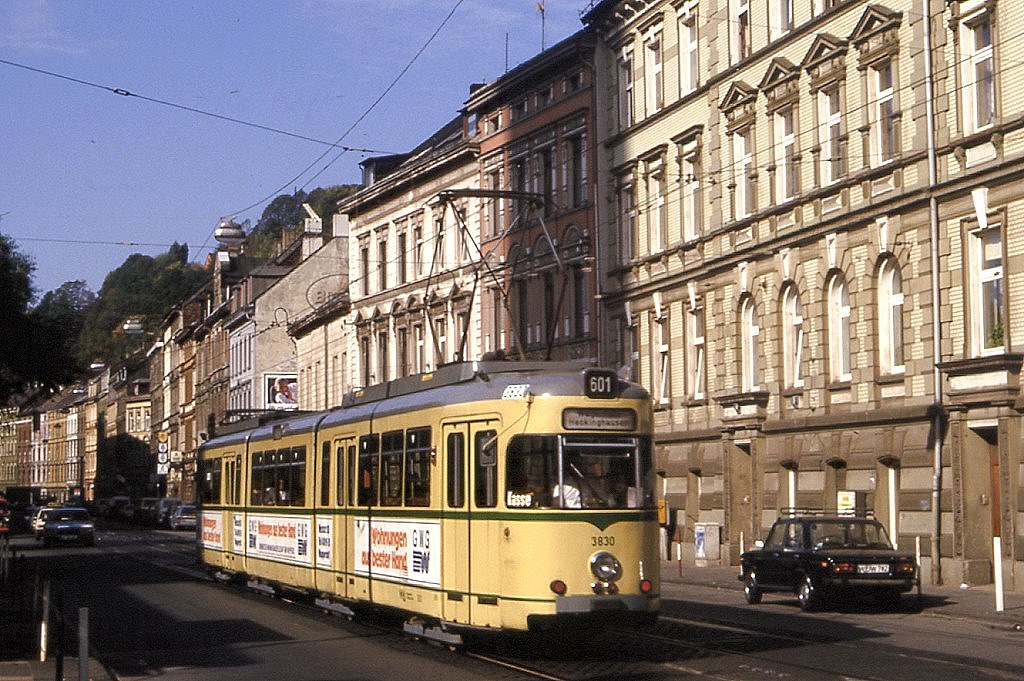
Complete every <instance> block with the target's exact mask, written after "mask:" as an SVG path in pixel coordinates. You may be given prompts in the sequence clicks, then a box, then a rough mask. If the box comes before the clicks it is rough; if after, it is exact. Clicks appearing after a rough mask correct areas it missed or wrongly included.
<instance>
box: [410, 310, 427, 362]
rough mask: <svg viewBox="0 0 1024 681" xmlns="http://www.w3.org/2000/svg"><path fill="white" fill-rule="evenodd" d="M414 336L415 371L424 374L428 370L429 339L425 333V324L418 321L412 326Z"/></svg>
mask: <svg viewBox="0 0 1024 681" xmlns="http://www.w3.org/2000/svg"><path fill="white" fill-rule="evenodd" d="M412 338H413V342H414V343H415V344H416V347H415V348H414V352H415V353H416V354H415V355H414V358H415V363H414V364H413V373H417V374H422V373H423V372H424V371H426V370H427V341H426V338H425V337H424V334H423V324H422V323H421V322H417V323H416V324H413V326H412Z"/></svg>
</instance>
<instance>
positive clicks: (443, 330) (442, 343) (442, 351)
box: [434, 314, 448, 368]
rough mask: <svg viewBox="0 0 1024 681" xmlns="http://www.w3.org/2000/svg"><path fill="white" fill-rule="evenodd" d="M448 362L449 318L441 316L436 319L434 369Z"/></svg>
mask: <svg viewBox="0 0 1024 681" xmlns="http://www.w3.org/2000/svg"><path fill="white" fill-rule="evenodd" d="M447 361H448V316H447V315H445V314H439V315H437V316H436V317H434V367H435V368H436V367H439V366H441V365H442V364H444V363H445V362H447Z"/></svg>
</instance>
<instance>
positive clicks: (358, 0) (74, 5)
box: [0, 0, 589, 294]
mask: <svg viewBox="0 0 1024 681" xmlns="http://www.w3.org/2000/svg"><path fill="white" fill-rule="evenodd" d="M588 4H589V3H588V2H587V1H586V0H547V1H546V2H545V3H544V5H545V14H544V32H543V40H544V44H546V45H547V46H548V47H550V46H551V45H553V44H555V43H556V42H558V41H559V40H561V39H563V38H566V37H568V36H569V35H571V34H572V33H574V32H575V31H577V30H578V29H579V28H581V24H580V21H579V13H580V11H581V10H583V9H585V8H586V7H587V5H588ZM537 5H538V3H537V2H536V0H292V1H290V2H286V1H284V0H280V1H271V0H244V1H243V0H208V1H206V2H198V1H197V2H180V1H179V0H163V1H160V2H158V1H156V0H102V1H101V2H96V1H95V0H2V2H0V61H2V62H5V63H0V93H2V94H0V121H3V124H2V125H0V232H2V233H4V234H5V235H8V236H10V237H13V238H14V240H15V241H16V243H17V245H18V248H19V250H20V251H21V252H22V253H24V254H26V255H28V256H29V257H31V258H33V259H34V261H35V264H36V272H35V278H34V284H35V287H36V289H37V290H38V292H39V293H40V294H41V293H44V292H46V291H48V290H52V289H54V288H57V287H58V286H60V285H61V284H62V283H64V282H65V281H73V280H78V279H81V280H84V281H85V282H86V283H87V284H88V286H89V287H90V288H91V289H92V290H94V291H98V290H99V288H100V286H101V285H102V283H103V278H104V276H106V274H107V273H108V272H110V271H111V270H112V269H115V268H116V267H118V266H119V265H120V264H121V263H122V262H124V260H125V258H127V257H128V256H129V255H130V254H132V253H146V254H149V255H156V254H158V253H162V252H164V251H166V250H167V247H168V246H169V245H170V244H171V243H173V242H175V241H177V242H179V243H187V244H188V246H189V249H190V258H191V259H192V260H194V261H200V262H201V261H202V260H203V259H204V258H205V256H206V254H207V253H209V251H210V249H211V248H212V247H213V246H215V242H214V241H213V238H212V233H213V230H214V229H215V228H216V226H217V222H218V221H219V219H220V218H221V217H222V216H236V217H237V218H238V219H239V220H242V219H244V218H250V219H251V220H252V221H253V222H255V221H256V220H257V219H258V218H259V215H260V213H261V212H262V211H263V208H264V207H265V206H266V204H267V203H269V202H270V200H271V199H272V198H273V197H274V196H277V195H278V194H282V193H287V194H290V193H291V192H292V191H294V190H295V189H298V188H305V189H306V190H307V191H308V190H311V189H314V188H315V187H317V186H329V185H334V184H344V183H357V182H358V181H359V177H360V175H359V166H358V164H359V162H360V161H361V160H362V159H363V158H365V156H366V155H367V154H365V153H359V152H346V153H344V154H341V155H340V156H339V155H338V154H337V152H333V151H332V152H331V153H328V154H327V155H326V156H325V157H324V158H322V159H321V160H319V161H317V159H318V158H319V157H320V156H321V155H322V154H323V153H324V151H325V150H327V149H329V147H328V146H327V145H326V144H324V143H325V142H330V143H333V142H336V141H338V140H339V138H341V137H342V136H343V135H344V134H345V132H346V131H348V130H349V129H350V128H351V132H349V133H348V134H347V135H346V136H344V139H342V140H341V142H340V144H342V145H345V146H348V147H356V148H360V149H368V150H374V151H375V152H381V153H393V152H402V151H408V150H409V149H411V148H413V147H414V146H416V145H417V144H418V143H419V142H421V141H422V140H424V139H425V138H426V137H428V136H429V135H430V134H431V133H432V132H434V131H435V130H436V129H437V128H439V127H440V126H441V125H443V124H444V123H445V122H447V121H448V120H450V119H451V118H452V117H453V116H454V115H455V114H456V112H457V111H458V109H459V108H460V107H461V106H462V104H463V102H464V101H465V100H466V98H467V96H468V94H469V86H470V84H471V83H474V82H487V81H491V80H494V79H495V78H497V77H499V76H500V75H501V74H502V73H504V71H505V67H506V63H507V64H508V66H515V65H517V64H519V63H522V62H523V61H526V60H527V59H529V58H531V57H533V56H534V55H536V54H537V53H538V52H540V50H541V44H542V31H541V14H540V12H539V11H538V6H537ZM453 10H454V13H453ZM449 14H451V18H450V19H448V20H447V23H445V20H446V17H448V16H449ZM442 24H443V27H442ZM439 27H440V32H439V33H438V34H437V36H436V37H435V38H434V39H433V40H432V41H431V42H430V44H429V45H428V46H427V47H426V49H425V51H424V52H423V53H422V55H420V56H419V57H416V53H417V52H419V51H420V50H421V48H423V46H424V45H425V44H426V43H427V42H428V40H430V38H431V35H432V34H433V33H434V32H435V31H437V30H438V28H439ZM506 36H507V40H506ZM506 46H507V47H506ZM506 52H507V56H506ZM414 58H415V59H414ZM410 62H412V66H411V67H409V69H408V71H407V72H406V73H405V74H404V75H403V76H402V77H401V79H400V80H399V81H398V83H397V85H395V87H394V88H393V89H391V90H390V92H388V94H387V95H386V96H385V97H384V98H383V99H382V100H381V101H380V103H379V104H377V105H376V106H375V107H373V109H372V111H370V112H369V113H368V114H367V115H366V116H365V118H363V119H362V120H361V121H360V118H361V117H362V116H363V115H364V114H365V113H366V112H367V111H368V110H370V109H371V107H372V106H373V104H374V102H375V101H376V100H377V99H378V98H379V97H380V96H381V95H382V94H383V93H384V92H385V90H386V89H387V87H388V86H389V84H391V82H392V81H393V80H394V79H395V78H396V77H398V76H399V74H400V73H401V72H402V71H403V69H405V68H406V67H407V66H409V64H410ZM26 67H27V68H26ZM42 72H47V73H42ZM114 89H118V90H120V91H126V92H128V93H130V94H129V95H127V96H126V95H124V94H117V93H115V92H114V91H113V90H114ZM188 109H194V110H198V111H202V112H206V113H209V114H215V115H216V116H223V117H227V118H232V119H237V120H240V121H244V122H246V123H252V124H255V125H259V126H264V127H267V128H273V129H276V130H280V131H285V132H287V133H291V135H284V134H278V133H274V132H270V131H267V130H263V129H258V128H255V127H251V126H247V125H243V124H240V123H233V122H229V121H225V120H222V119H219V118H214V117H212V116H208V115H203V114H201V113H195V112H193V111H190V110H188ZM353 126H355V127H354V128H353ZM301 138H308V139H301ZM336 157H337V158H336ZM332 161H333V162H332ZM314 175H316V177H314ZM126 243H127V244H128V245H123V244H126Z"/></svg>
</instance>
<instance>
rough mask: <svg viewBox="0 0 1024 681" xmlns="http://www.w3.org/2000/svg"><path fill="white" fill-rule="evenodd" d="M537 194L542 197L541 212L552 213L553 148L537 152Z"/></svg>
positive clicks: (553, 188)
mask: <svg viewBox="0 0 1024 681" xmlns="http://www.w3.org/2000/svg"><path fill="white" fill-rule="evenodd" d="M537 166H538V168H537V173H538V175H537V185H538V186H537V192H538V193H539V194H540V195H541V196H543V197H544V206H543V207H542V208H541V211H542V212H543V214H544V215H551V214H552V213H554V211H555V208H556V204H555V148H554V147H553V146H548V147H544V148H542V149H540V150H538V152H537Z"/></svg>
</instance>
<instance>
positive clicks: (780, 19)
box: [768, 0, 793, 40]
mask: <svg viewBox="0 0 1024 681" xmlns="http://www.w3.org/2000/svg"><path fill="white" fill-rule="evenodd" d="M768 23H769V26H770V30H771V39H772V40H777V39H778V38H781V37H782V36H784V35H786V34H787V33H789V32H790V31H792V30H793V0H771V4H770V5H769V17H768Z"/></svg>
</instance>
